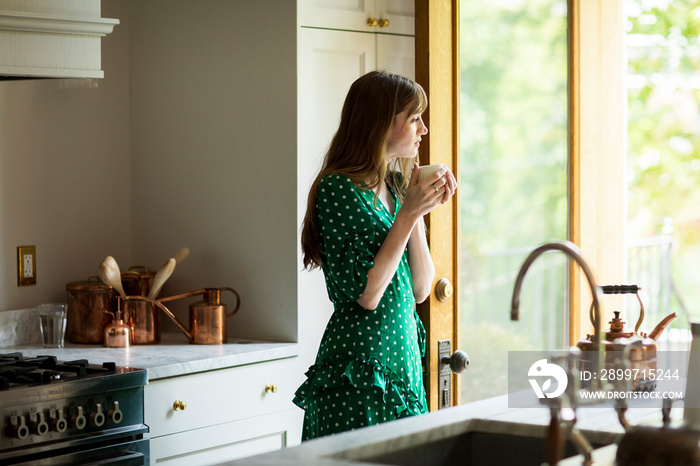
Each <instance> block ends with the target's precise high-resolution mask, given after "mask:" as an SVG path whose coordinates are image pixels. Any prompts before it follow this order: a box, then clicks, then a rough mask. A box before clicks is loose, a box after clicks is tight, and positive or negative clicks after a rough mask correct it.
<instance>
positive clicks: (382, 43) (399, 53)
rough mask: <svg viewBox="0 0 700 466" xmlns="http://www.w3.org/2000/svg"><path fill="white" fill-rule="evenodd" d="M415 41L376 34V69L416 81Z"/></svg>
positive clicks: (404, 37)
mask: <svg viewBox="0 0 700 466" xmlns="http://www.w3.org/2000/svg"><path fill="white" fill-rule="evenodd" d="M415 43H416V41H415V39H414V38H413V37H407V36H391V35H384V34H377V69H380V70H386V71H391V72H392V73H397V74H400V75H402V76H406V77H407V78H410V79H416V46H415Z"/></svg>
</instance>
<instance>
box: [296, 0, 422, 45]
mask: <svg viewBox="0 0 700 466" xmlns="http://www.w3.org/2000/svg"><path fill="white" fill-rule="evenodd" d="M414 12H415V3H414V1H413V0H364V1H363V0H302V1H300V2H299V24H301V26H302V27H319V28H328V29H344V30H351V31H359V32H370V33H382V34H404V35H410V36H412V35H413V34H414V28H415V25H414V16H415V13H414ZM369 20H376V24H375V23H374V21H369Z"/></svg>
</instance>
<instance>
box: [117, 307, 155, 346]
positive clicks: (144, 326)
mask: <svg viewBox="0 0 700 466" xmlns="http://www.w3.org/2000/svg"><path fill="white" fill-rule="evenodd" d="M128 298H133V296H129V297H128ZM128 298H127V299H126V300H122V299H119V309H120V310H121V314H122V315H123V316H124V319H125V321H126V323H127V324H128V326H129V327H130V328H131V338H130V340H131V343H132V344H134V345H152V344H155V343H160V316H159V314H160V313H159V312H158V308H157V307H156V306H157V305H156V304H154V303H153V302H152V301H148V300H141V299H128Z"/></svg>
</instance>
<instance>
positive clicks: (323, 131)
mask: <svg viewBox="0 0 700 466" xmlns="http://www.w3.org/2000/svg"><path fill="white" fill-rule="evenodd" d="M376 61H377V59H376V52H375V38H374V35H373V34H362V33H356V32H348V31H332V30H326V29H305V28H301V29H300V31H299V57H298V63H299V89H298V96H299V101H298V103H297V106H298V115H299V151H300V154H303V156H302V157H300V158H299V163H300V167H299V169H300V174H301V175H303V174H305V173H306V174H308V176H309V177H311V176H312V175H311V174H312V173H314V174H315V173H317V172H318V169H319V167H320V164H321V161H322V160H323V155H324V153H325V151H326V148H327V147H328V144H329V143H330V140H331V138H332V137H333V134H334V132H335V130H336V129H337V127H338V122H339V120H340V111H341V109H342V107H343V101H344V100H345V95H346V94H347V92H348V89H349V88H350V85H351V84H352V83H353V81H355V80H356V79H357V78H359V77H360V76H362V75H363V74H365V73H367V72H369V71H372V70H373V69H374V68H375V63H376ZM300 179H302V178H300ZM310 181H311V180H310V179H308V182H310ZM305 189H308V188H305Z"/></svg>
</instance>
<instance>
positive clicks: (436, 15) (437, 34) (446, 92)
mask: <svg viewBox="0 0 700 466" xmlns="http://www.w3.org/2000/svg"><path fill="white" fill-rule="evenodd" d="M415 13H416V29H415V34H416V81H417V82H418V83H420V84H421V86H423V88H424V89H425V91H426V92H427V94H428V99H429V103H428V109H427V110H426V112H425V114H424V115H423V118H424V120H425V122H426V125H427V126H428V130H429V132H428V134H427V135H425V136H423V142H421V153H420V159H421V164H422V165H428V164H435V163H442V164H445V165H447V166H448V167H450V169H451V170H452V171H453V172H454V173H455V175H458V174H459V166H458V164H459V36H458V35H457V31H458V24H457V22H458V21H459V0H416V3H415ZM458 219H459V196H457V195H456V196H454V197H453V198H452V200H451V201H450V202H449V204H446V205H443V206H440V207H438V208H437V209H435V210H434V211H433V212H431V213H430V214H429V215H428V216H427V217H426V226H427V235H428V244H430V251H431V254H432V256H433V261H434V262H435V280H434V283H433V291H432V292H431V294H430V298H428V299H427V300H426V301H425V302H424V303H422V304H420V305H419V306H418V314H419V315H420V317H421V320H422V321H423V324H424V325H425V328H426V332H427V336H428V338H427V343H426V367H425V374H426V380H425V385H426V391H427V397H428V406H429V408H430V410H431V411H435V410H437V409H438V404H439V394H440V392H441V388H440V387H439V384H438V372H439V365H440V364H439V363H438V356H437V355H438V342H439V341H441V340H450V341H451V342H452V343H451V351H452V352H454V351H455V350H456V349H458V348H459V344H460V342H459V332H458V331H455V329H458V328H459V260H455V258H456V257H457V256H458V251H459V247H458V239H459V222H458ZM442 278H446V279H447V280H449V281H450V283H451V284H452V288H453V292H452V295H451V296H450V297H449V298H448V299H447V300H446V301H444V302H441V301H440V300H438V299H437V297H436V294H435V285H436V284H437V282H438V280H440V279H442ZM451 378H452V387H451V402H452V405H453V406H454V405H457V404H459V377H458V376H455V374H452V377H451Z"/></svg>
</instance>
